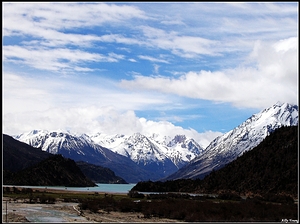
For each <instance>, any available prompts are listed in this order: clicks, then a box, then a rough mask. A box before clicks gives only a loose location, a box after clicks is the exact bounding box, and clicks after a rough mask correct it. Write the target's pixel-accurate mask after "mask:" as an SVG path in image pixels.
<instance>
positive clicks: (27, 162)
mask: <svg viewBox="0 0 300 224" xmlns="http://www.w3.org/2000/svg"><path fill="white" fill-rule="evenodd" d="M2 136H3V147H2V153H3V154H2V155H3V170H9V171H11V172H16V171H20V170H22V169H25V168H27V167H30V166H32V165H35V164H37V163H38V162H40V161H42V160H44V159H46V158H48V157H49V156H51V155H52V154H50V153H47V152H44V151H42V150H41V149H38V148H34V147H32V146H30V145H28V144H26V143H23V142H20V141H17V140H16V139H14V138H13V137H11V136H9V135H6V134H3V135H2Z"/></svg>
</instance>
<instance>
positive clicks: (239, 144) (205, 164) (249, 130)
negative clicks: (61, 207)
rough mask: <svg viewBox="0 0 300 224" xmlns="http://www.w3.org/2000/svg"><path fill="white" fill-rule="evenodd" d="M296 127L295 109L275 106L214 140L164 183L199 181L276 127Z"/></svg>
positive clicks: (295, 107)
mask: <svg viewBox="0 0 300 224" xmlns="http://www.w3.org/2000/svg"><path fill="white" fill-rule="evenodd" d="M296 125H298V106H296V105H291V104H288V103H276V104H274V105H273V106H272V107H269V108H267V109H264V110H262V111H261V112H259V113H257V114H254V115H252V116H251V117H249V118H248V119H247V120H246V121H244V122H243V123H242V124H240V125H239V126H237V127H236V128H234V129H233V130H231V131H229V132H227V133H225V134H224V135H222V136H219V137H217V138H215V139H214V140H213V141H212V142H211V143H210V144H209V145H208V147H207V148H206V149H205V151H204V152H203V153H202V154H201V155H199V156H198V157H196V158H195V159H194V160H192V161H191V162H190V163H189V164H187V165H186V166H185V167H183V168H181V169H180V170H178V171H177V172H175V173H173V174H172V175H170V176H168V177H167V178H165V179H164V180H174V179H188V178H191V179H196V178H200V179H202V178H204V177H205V176H206V175H207V174H209V173H210V172H211V171H213V170H218V169H220V168H222V167H223V166H225V165H226V164H228V163H230V162H231V161H233V160H235V159H236V158H237V157H239V156H241V155H242V154H243V153H244V152H246V151H249V150H251V149H253V148H254V147H255V146H257V145H258V144H259V143H261V142H262V141H263V140H264V139H265V138H266V137H267V136H268V135H270V133H272V132H273V131H275V130H276V129H277V128H279V127H282V126H296Z"/></svg>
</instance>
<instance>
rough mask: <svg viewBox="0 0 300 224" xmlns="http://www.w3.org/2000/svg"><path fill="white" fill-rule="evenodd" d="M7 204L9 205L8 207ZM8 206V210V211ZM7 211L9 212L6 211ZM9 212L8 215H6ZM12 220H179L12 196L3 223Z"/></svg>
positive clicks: (7, 201) (3, 212)
mask: <svg viewBox="0 0 300 224" xmlns="http://www.w3.org/2000/svg"><path fill="white" fill-rule="evenodd" d="M6 206H7V207H6ZM6 208H7V211H6ZM6 212H7V213H6ZM6 214H7V216H6ZM6 222H8V223H11V222H20V223H24V222H47V223H49V222H75V223H94V222H123V223H127V222H128V223H132V222H141V223H144V222H177V221H176V220H172V219H162V218H157V217H151V218H144V216H143V214H142V213H137V212H126V213H125V212H114V211H111V212H109V213H108V212H106V211H102V210H99V211H98V212H97V213H93V212H91V211H89V210H83V211H80V210H79V207H78V203H69V202H60V201H59V202H55V204H29V203H24V202H23V201H21V200H20V201H13V199H12V198H9V197H4V198H3V199H2V223H6Z"/></svg>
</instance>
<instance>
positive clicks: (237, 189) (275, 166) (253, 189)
mask: <svg viewBox="0 0 300 224" xmlns="http://www.w3.org/2000/svg"><path fill="white" fill-rule="evenodd" d="M297 172H298V126H289V127H281V128H278V129H276V130H275V131H274V132H272V133H271V134H270V135H269V136H267V137H266V138H265V139H264V140H263V141H262V142H261V143H260V144H259V145H258V146H256V147H255V148H253V149H252V150H250V151H247V152H245V153H244V154H243V155H242V156H240V157H238V158H237V159H236V160H234V161H233V162H231V163H229V164H227V165H226V166H225V167H223V168H221V169H219V170H216V171H212V172H211V173H210V174H209V175H207V176H206V177H205V178H204V179H203V180H200V179H195V180H192V179H178V180H173V181H165V182H162V181H158V182H152V181H148V182H139V183H138V184H137V185H136V186H135V187H133V188H132V191H135V190H136V191H161V192H174V191H175V192H193V193H217V194H218V193H221V192H226V191H230V192H234V193H238V194H240V195H245V194H258V195H266V194H285V195H290V196H292V197H294V198H298V173H297Z"/></svg>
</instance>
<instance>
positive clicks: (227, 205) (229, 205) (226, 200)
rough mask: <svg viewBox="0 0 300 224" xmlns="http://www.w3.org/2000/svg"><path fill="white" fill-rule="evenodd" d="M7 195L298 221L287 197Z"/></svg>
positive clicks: (99, 207) (98, 206)
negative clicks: (284, 198)
mask: <svg viewBox="0 0 300 224" xmlns="http://www.w3.org/2000/svg"><path fill="white" fill-rule="evenodd" d="M3 196H8V197H10V198H13V199H14V200H22V201H23V202H25V203H55V202H57V201H58V200H63V201H66V202H68V201H71V202H78V203H79V207H80V209H81V210H89V211H90V212H93V213H100V211H101V212H103V211H105V212H107V213H110V212H112V211H119V212H131V213H132V212H139V213H142V214H143V218H145V219H146V220H147V219H149V221H151V219H150V218H151V217H158V218H169V219H176V220H180V221H186V222H197V221H198V222H199V221H201V222H202V221H203V222H210V221H216V222H217V221H222V222H223V221H224V222H226V221H230V222H231V221H251V222H252V221H266V222H278V221H281V220H282V219H284V218H289V219H293V220H296V219H297V217H298V216H297V215H298V208H297V204H295V203H294V202H292V201H290V200H287V201H281V202H280V203H279V202H276V203H274V202H273V203H270V202H269V201H266V200H265V199H262V198H259V197H254V198H246V199H242V198H240V197H238V196H237V195H231V194H222V195H219V196H217V197H212V196H191V195H189V194H177V193H164V194H163V193H161V194H142V193H138V192H132V191H131V192H129V193H128V195H112V194H99V193H97V192H90V193H89V194H86V193H50V192H47V190H42V189H41V190H32V189H30V188H23V189H21V190H20V189H18V188H16V187H4V188H3Z"/></svg>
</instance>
